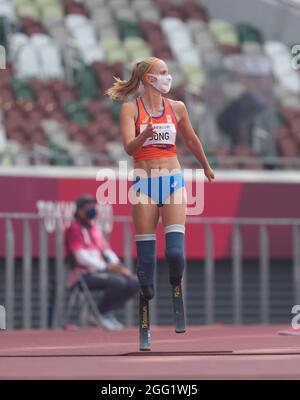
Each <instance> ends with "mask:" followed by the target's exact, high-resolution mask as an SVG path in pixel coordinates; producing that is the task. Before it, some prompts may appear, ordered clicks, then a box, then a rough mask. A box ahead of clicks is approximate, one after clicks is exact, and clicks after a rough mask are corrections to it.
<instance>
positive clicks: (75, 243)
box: [65, 195, 139, 330]
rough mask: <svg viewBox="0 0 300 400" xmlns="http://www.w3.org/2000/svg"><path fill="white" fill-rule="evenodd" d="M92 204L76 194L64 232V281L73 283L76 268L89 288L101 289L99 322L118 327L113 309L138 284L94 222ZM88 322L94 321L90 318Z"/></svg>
mask: <svg viewBox="0 0 300 400" xmlns="http://www.w3.org/2000/svg"><path fill="white" fill-rule="evenodd" d="M96 204H97V201H96V199H95V198H93V197H92V196H90V195H83V196H81V197H79V198H78V199H77V201H76V211H75V214H74V221H73V222H72V223H71V225H70V227H69V228H68V229H67V230H66V232H65V247H66V255H67V257H68V259H69V260H70V263H71V267H72V268H71V270H70V274H69V281H68V283H69V286H70V287H72V286H74V285H75V284H76V283H77V281H78V276H77V272H78V271H80V273H81V274H82V277H83V279H84V280H85V282H86V284H87V286H88V288H89V289H92V290H94V289H99V290H102V291H103V290H104V296H103V298H102V300H101V302H100V304H99V306H98V307H99V312H100V314H101V321H100V323H101V325H102V326H103V327H104V328H106V329H111V330H115V329H121V328H123V325H122V324H121V323H120V322H119V321H118V320H117V319H116V318H115V316H114V312H115V310H117V309H118V308H120V307H122V306H124V304H125V302H126V301H127V300H129V299H130V298H132V297H133V296H134V295H135V294H136V293H137V292H138V290H139V283H138V280H137V277H136V275H134V274H132V272H131V271H130V270H129V269H128V268H126V267H125V266H124V265H123V264H122V263H121V262H120V260H119V258H118V256H117V255H116V254H115V253H114V251H113V250H112V249H111V247H110V245H109V244H108V242H107V241H106V240H105V239H104V237H103V235H102V232H101V229H100V228H99V226H98V225H97V224H96V223H95V219H96V217H97V209H96ZM90 322H91V323H95V322H96V321H93V320H92V317H90Z"/></svg>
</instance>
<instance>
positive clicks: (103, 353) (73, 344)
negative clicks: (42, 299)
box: [0, 325, 300, 380]
mask: <svg viewBox="0 0 300 400" xmlns="http://www.w3.org/2000/svg"><path fill="white" fill-rule="evenodd" d="M284 328H286V327H283V326H278V325H270V326H230V325H209V326H188V330H187V332H186V333H184V334H176V333H175V332H174V327H172V326H168V327H165V326H164V327H153V328H152V351H151V352H139V350H138V329H137V328H129V329H124V330H122V331H114V332H109V331H105V330H102V329H98V328H82V329H79V330H77V331H64V330H47V331H45V330H44V331H41V330H31V331H24V330H23V331H6V332H5V331H4V332H0V379H98V380H106V379H113V380H116V379H135V380H136V379H147V380H149V379H153V380H159V379H178V380H185V379H300V336H284V335H278V331H280V330H282V329H284ZM296 333H298V332H296Z"/></svg>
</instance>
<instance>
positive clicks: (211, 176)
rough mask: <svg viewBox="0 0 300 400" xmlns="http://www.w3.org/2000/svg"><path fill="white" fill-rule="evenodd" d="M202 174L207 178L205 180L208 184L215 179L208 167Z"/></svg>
mask: <svg viewBox="0 0 300 400" xmlns="http://www.w3.org/2000/svg"><path fill="white" fill-rule="evenodd" d="M204 174H205V176H206V177H207V179H208V180H209V182H211V181H212V180H213V179H215V174H214V171H213V170H212V169H211V168H210V167H208V168H205V169H204Z"/></svg>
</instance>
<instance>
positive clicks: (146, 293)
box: [141, 285, 155, 301]
mask: <svg viewBox="0 0 300 400" xmlns="http://www.w3.org/2000/svg"><path fill="white" fill-rule="evenodd" d="M141 293H142V296H143V297H144V299H145V300H148V301H149V300H151V299H153V297H154V294H155V293H154V286H153V285H141Z"/></svg>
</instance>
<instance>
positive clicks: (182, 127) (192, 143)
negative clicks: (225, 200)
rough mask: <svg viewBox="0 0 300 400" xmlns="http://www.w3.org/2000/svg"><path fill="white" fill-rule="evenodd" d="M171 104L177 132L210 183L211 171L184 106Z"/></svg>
mask: <svg viewBox="0 0 300 400" xmlns="http://www.w3.org/2000/svg"><path fill="white" fill-rule="evenodd" d="M171 104H172V107H173V110H174V112H175V115H176V118H177V123H178V131H180V132H181V134H182V135H183V138H184V141H185V143H186V145H187V147H188V148H189V149H190V150H191V152H192V153H193V154H194V156H195V157H196V158H197V160H198V161H199V162H200V164H201V165H202V167H203V169H204V172H205V175H206V176H207V178H208V180H209V181H211V180H212V179H214V177H215V176H214V173H213V170H212V169H211V168H210V165H209V162H208V160H207V158H206V156H205V153H204V150H203V147H202V144H201V141H200V139H199V137H198V136H197V134H196V132H195V131H194V129H193V127H192V124H191V121H190V118H189V114H188V111H187V109H186V106H185V104H184V103H183V102H182V101H171Z"/></svg>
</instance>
